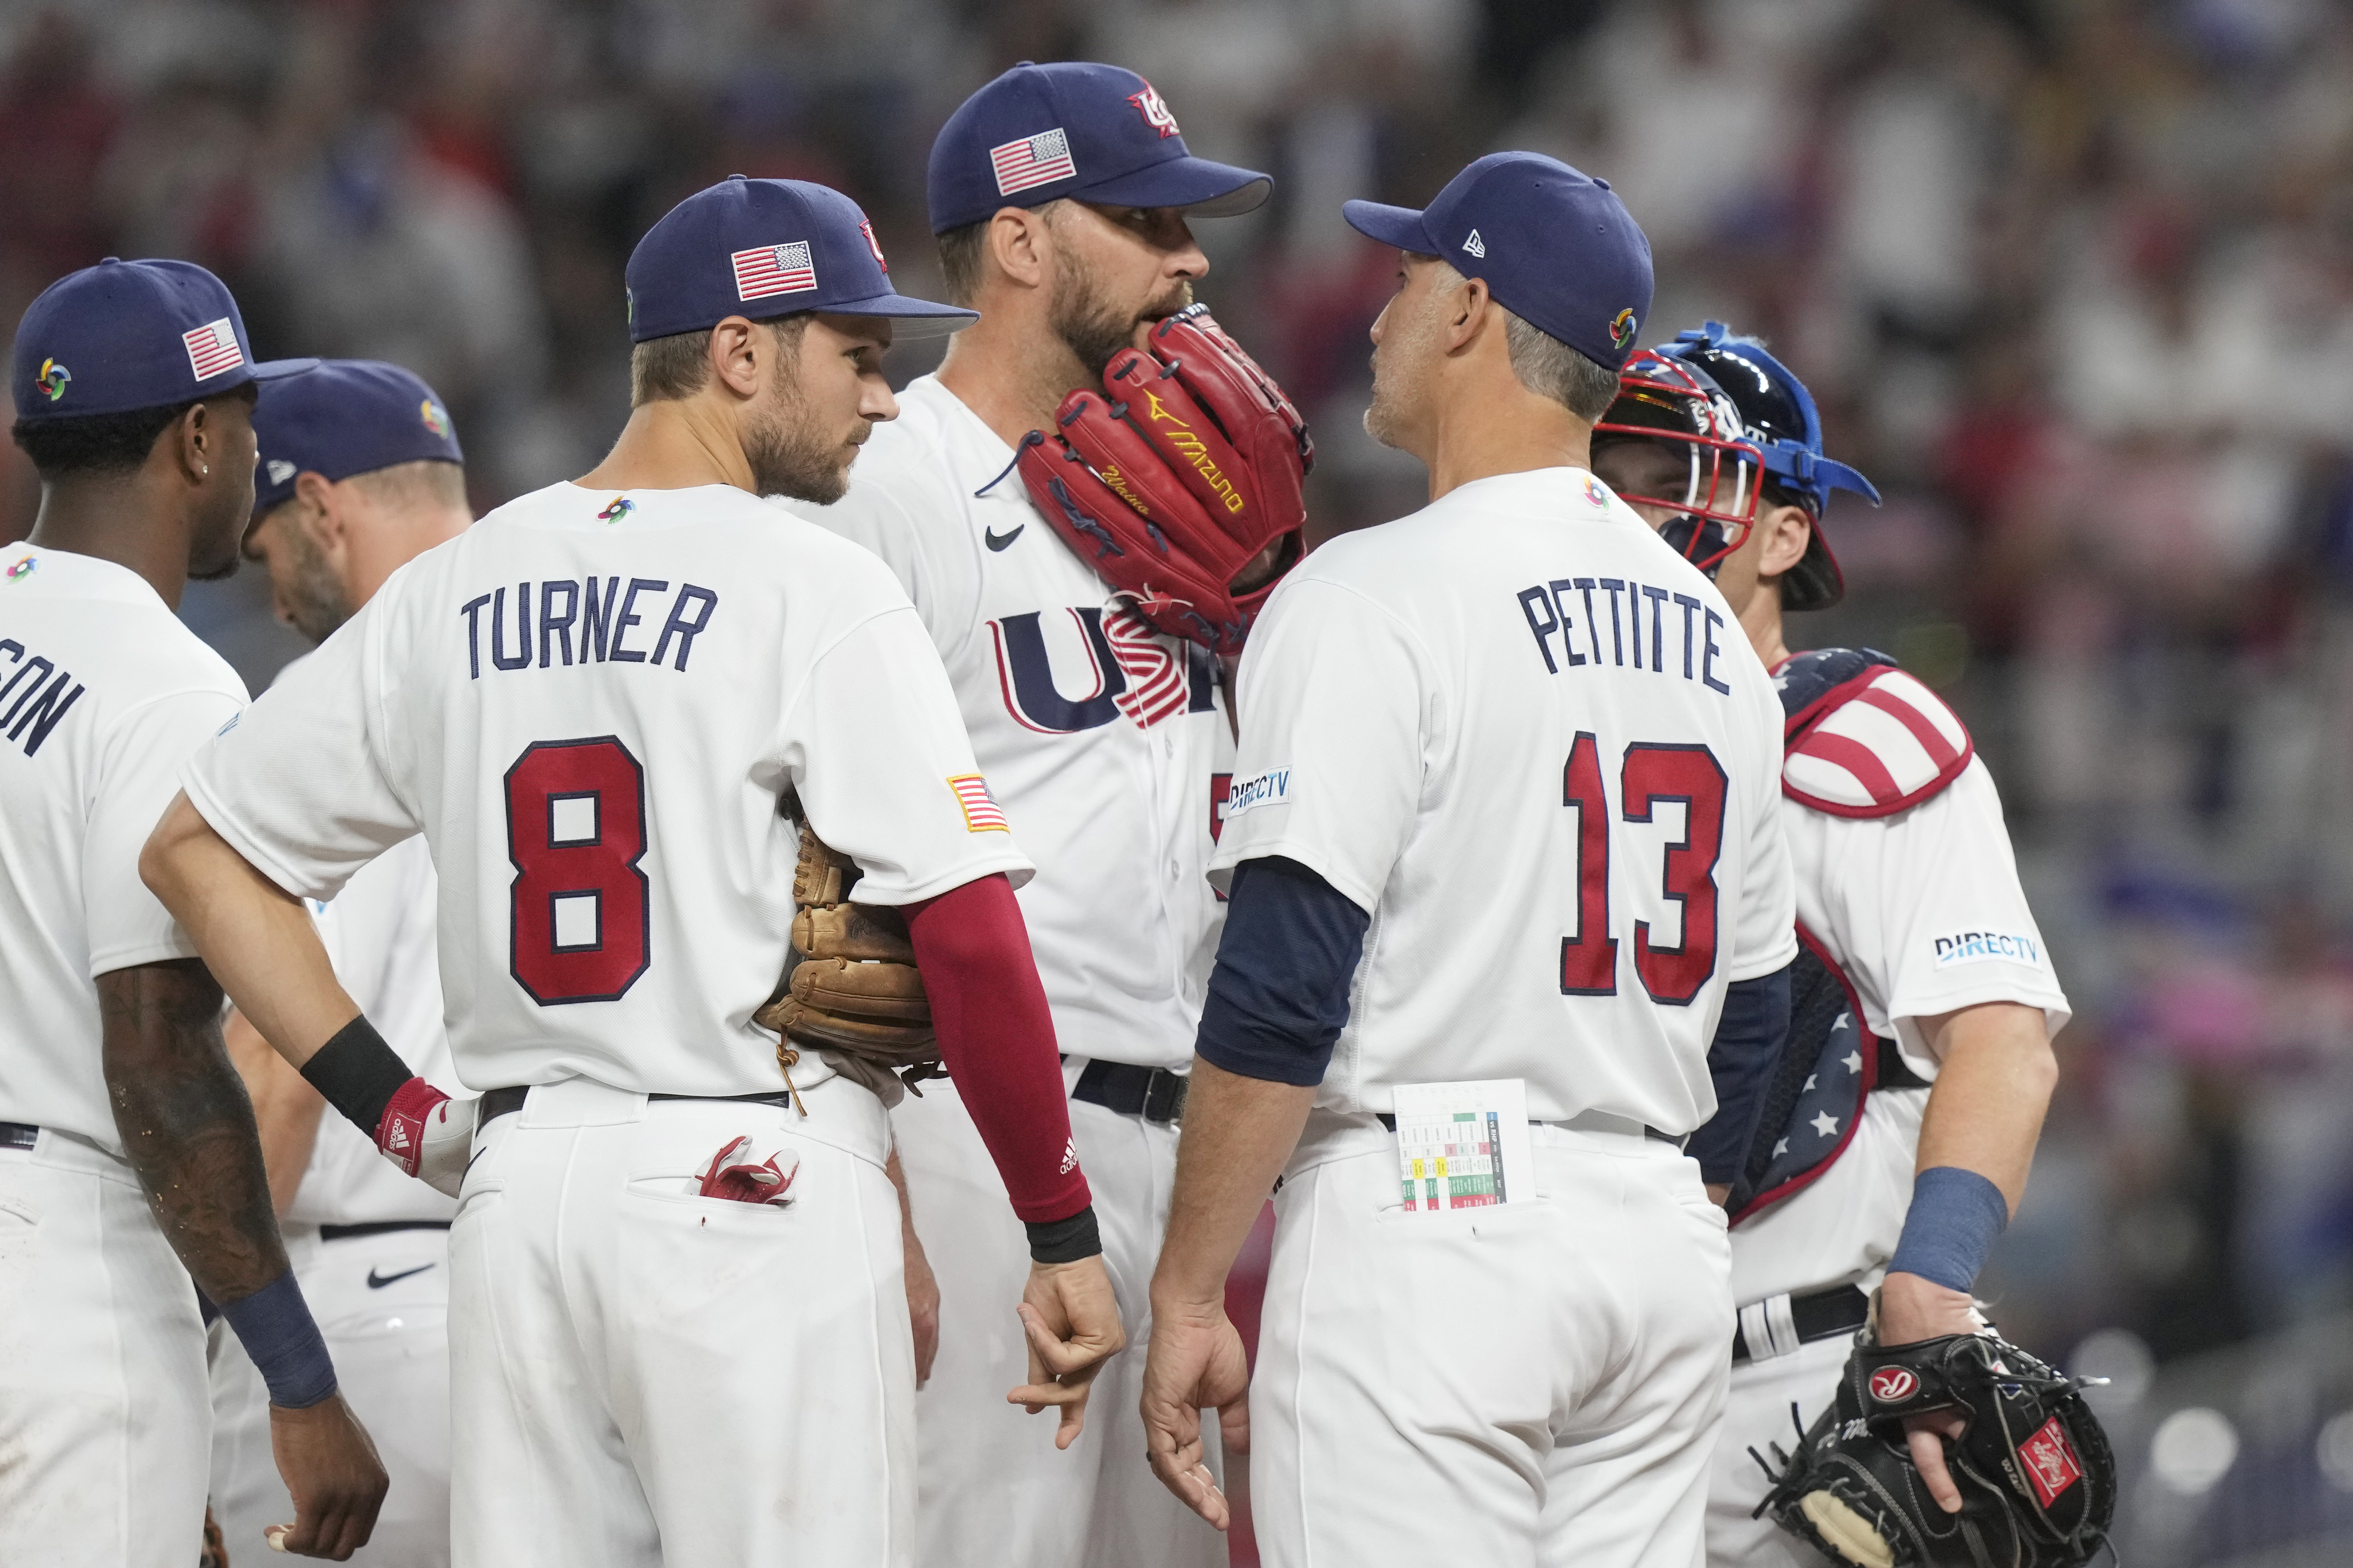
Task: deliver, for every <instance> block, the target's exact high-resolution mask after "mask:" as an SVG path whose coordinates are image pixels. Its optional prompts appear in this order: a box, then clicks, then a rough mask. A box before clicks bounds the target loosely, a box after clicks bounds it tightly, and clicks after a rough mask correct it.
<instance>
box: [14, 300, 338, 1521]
mask: <svg viewBox="0 0 2353 1568" xmlns="http://www.w3.org/2000/svg"><path fill="white" fill-rule="evenodd" d="M308 363H309V362H307V361H280V362H275V363H254V360H253V357H252V354H251V353H250V351H249V350H248V346H247V340H246V336H245V327H244V323H243V321H242V319H241V318H240V317H239V315H238V313H237V303H236V301H235V300H232V299H231V298H230V297H229V293H228V290H227V289H225V288H223V287H222V285H221V283H220V280H219V279H216V278H215V277H214V276H213V275H212V274H211V273H209V272H206V270H204V269H203V268H200V267H194V266H191V265H189V264H188V263H186V262H181V261H119V260H114V259H111V258H110V259H108V260H106V261H104V262H101V263H100V264H99V265H98V266H96V267H91V268H85V269H83V270H82V271H79V272H76V273H73V274H71V275H70V276H69V277H67V278H64V279H60V280H59V281H58V282H56V283H54V284H52V285H50V286H49V288H48V289H47V290H45V291H44V292H43V293H42V294H41V296H40V298H38V299H37V300H34V302H33V304H32V306H31V307H30V308H29V309H28V310H26V312H25V317H24V320H23V321H22V322H21V323H20V324H19V325H18V327H17V329H16V363H15V378H14V382H13V385H12V391H13V394H14V396H15V400H16V409H17V418H16V442H17V444H18V445H19V446H21V447H24V449H25V451H26V455H27V456H29V457H30V458H32V461H33V465H34V467H35V468H37V469H38V470H39V472H40V476H41V510H40V514H39V516H38V517H37V519H36V521H35V522H34V525H33V533H32V537H31V538H30V539H29V540H27V541H26V542H23V543H21V544H12V545H8V546H6V547H5V548H0V976H5V984H6V989H7V993H8V1003H7V1005H6V1007H5V1009H0V1345H5V1347H6V1351H5V1354H0V1454H5V1456H6V1458H5V1460H0V1561H5V1562H8V1563H103V1564H118V1563H119V1564H136V1565H140V1568H146V1565H149V1564H170V1565H171V1568H180V1565H181V1564H185V1563H187V1562H189V1561H190V1560H191V1559H192V1558H194V1557H195V1556H196V1555H197V1553H198V1552H199V1551H200V1550H201V1548H202V1543H203V1538H204V1532H205V1464H204V1455H205V1447H206V1437H207V1434H208V1431H209V1426H210V1415H209V1412H208V1410H207V1407H206V1397H205V1338H204V1325H203V1322H202V1320H201V1319H200V1317H199V1305H198V1300H197V1296H196V1290H195V1289H190V1287H189V1283H188V1279H189V1276H190V1275H192V1274H193V1275H194V1276H195V1283H196V1289H201V1290H202V1291H203V1292H204V1294H205V1296H206V1299H208V1300H210V1301H213V1302H216V1303H218V1304H219V1305H220V1308H221V1311H222V1314H223V1316H224V1317H225V1318H226V1319H227V1322H228V1325H229V1327H230V1329H231V1330H233V1331H235V1332H236V1334H237V1337H238V1338H239V1339H240V1340H242V1341H243V1342H244V1344H245V1346H246V1348H247V1350H248V1351H249V1352H251V1354H252V1358H253V1360H254V1362H255V1363H256V1364H257V1365H259V1367H260V1368H261V1369H262V1370H261V1379H262V1382H263V1383H264V1384H265V1385H266V1388H267V1398H268V1401H269V1416H268V1424H269V1433H270V1437H271V1440H272V1443H273V1445H274V1447H275V1448H276V1451H277V1458H278V1463H279V1466H280V1469H281V1471H282V1473H283V1475H284V1477H285V1482H286V1487H287V1489H288V1490H289V1491H290V1493H291V1494H292V1509H291V1511H290V1512H283V1513H280V1514H279V1515H278V1516H277V1518H276V1521H275V1522H277V1523H278V1524H279V1526H280V1529H281V1530H285V1529H286V1526H287V1523H288V1521H291V1528H290V1530H286V1533H285V1535H284V1538H283V1542H282V1543H283V1545H284V1546H285V1548H286V1549H287V1550H290V1551H292V1552H301V1553H303V1554H306V1555H311V1556H322V1557H333V1558H337V1559H342V1558H347V1557H349V1556H350V1555H351V1553H352V1552H353V1549H354V1548H356V1547H358V1546H359V1545H361V1544H362V1543H364V1542H365V1541H366V1540H367V1538H368V1531H369V1529H370V1527H371V1525H372V1524H373V1523H374V1521H375V1512H376V1507H377V1504H378V1503H380V1502H381V1501H382V1500H383V1498H384V1489H385V1478H384V1471H383V1469H382V1468H381V1467H380V1466H379V1465H378V1464H377V1462H376V1458H375V1451H374V1449H373V1447H371V1446H370V1444H369V1441H368V1438H367V1435H366V1434H365V1433H364V1432H363V1431H362V1430H361V1429H360V1426H359V1425H358V1423H357V1422H356V1421H355V1420H353V1416H352V1414H351V1411H350V1410H349V1409H348V1408H347V1407H346V1406H345V1405H344V1403H343V1397H342V1395H341V1394H339V1393H338V1392H337V1391H336V1383H335V1373H334V1367H333V1363H332V1360H331V1359H330V1357H329V1355H328V1352H327V1348H326V1346H325V1344H324V1343H323V1342H322V1340H321V1339H320V1335H319V1331H318V1328H317V1327H316V1325H315V1324H314V1323H313V1321H312V1320H311V1312H310V1310H309V1308H308V1307H307V1306H306V1305H305V1304H304V1301H303V1296H302V1289H301V1285H300V1284H299V1283H298V1282H297V1280H296V1279H295V1277H294V1275H293V1274H292V1273H291V1272H290V1270H289V1268H288V1267H287V1259H286V1253H285V1250H284V1248H283V1247H281V1246H280V1240H279V1236H278V1227H277V1225H276V1223H275V1221H274V1220H273V1219H272V1217H271V1215H270V1211H269V1189H268V1186H267V1184H266V1179H265V1177H264V1174H263V1170H262V1163H261V1151H260V1148H259V1145H258V1143H257V1142H256V1141H255V1136H254V1124H253V1117H252V1112H251V1110H249V1109H248V1106H247V1104H246V1100H245V1095H244V1092H243V1091H242V1090H241V1089H239V1088H238V1086H237V1076H236V1073H235V1072H234V1071H233V1070H232V1068H230V1066H229V1063H228V1059H227V1057H226V1056H225V1055H224V1054H223V1053H222V1050H221V1046H220V1036H219V1033H218V1025H219V1017H220V1001H221V993H220V987H219V986H218V985H217V984H216V983H215V982H214V979H213V977H212V975H211V974H209V973H207V972H206V968H205V966H204V964H203V963H200V962H198V960H197V958H196V948H195V944H194V943H193V942H191V941H190V939H189V934H188V932H187V931H185V930H183V929H182V928H181V927H180V926H179V925H177V924H176V923H174V921H173V919H172V917H171V916H170V915H169V914H167V913H166V912H165V911H164V909H163V907H162V906H161V905H159V904H158V903H157V902H156V901H155V900H154V899H153V897H152V896H151V895H150V894H149V893H148V891H147V890H146V889H145V888H143V887H142V886H141V885H140V879H139V875H138V870H137V865H138V858H139V854H140V850H141V847H142V846H143V845H144V844H145V843H146V840H147V835H148V832H149V830H150V829H151V828H153V826H154V825H155V819H156V817H157V816H158V815H159V814H160V813H161V812H162V811H163V809H164V806H165V805H168V804H169V803H170V801H171V799H172V794H173V790H174V780H175V777H176V775H177V773H178V770H179V768H180V765H181V763H183V762H184V761H185V759H186V758H187V756H188V755H189V753H190V752H194V751H195V748H196V747H197V746H198V745H199V744H200V743H201V742H203V741H205V740H206V738H207V737H209V736H210V735H211V734H212V733H213V732H214V731H216V730H218V729H220V728H221V727H222V726H224V725H225V724H231V723H234V722H236V720H237V713H238V711H239V710H241V709H242V708H243V707H244V706H245V689H244V687H243V685H242V684H241V683H240V682H239V681H238V679H237V676H236V674H235V673H234V672H233V671H231V670H230V668H229V667H228V666H227V664H225V663H223V662H222V660H221V659H220V658H219V657H218V656H217V655H216V654H214V653H213V652H212V651H211V650H210V649H208V648H206V647H205V646H204V645H203V644H202V643H201V642H199V641H197V640H196V638H195V636H194V635H193V634H192V633H190V632H189V631H188V630H187V628H186V627H185V626H182V625H181V624H180V622H179V621H178V619H177V618H176V617H174V615H173V614H172V610H173V606H174V605H176V604H177V603H178V602H179V598H180V593H181V590H182V588H183V587H184V586H185V583H186V580H187V578H188V577H189V576H190V575H195V576H199V577H216V576H221V575H225V574H227V573H228V572H231V571H234V570H235V569H236V566H237V535H238V531H239V530H240V529H242V528H243V526H244V523H245V519H246V515H247V513H248V511H249V510H251V507H252V503H253V427H252V424H251V421H250V410H251V407H252V404H253V396H254V393H253V388H254V386H255V384H257V383H260V382H266V381H269V380H273V379H275V378H276V377H279V376H283V375H287V374H291V373H293V372H296V371H300V370H301V369H303V368H304V367H305V366H306V365H307V364H308Z"/></svg>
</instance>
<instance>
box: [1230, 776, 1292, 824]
mask: <svg viewBox="0 0 2353 1568" xmlns="http://www.w3.org/2000/svg"><path fill="white" fill-rule="evenodd" d="M1290 799H1291V770H1290V769H1289V768H1287V767H1282V768H1269V769H1267V770H1266V772H1264V773H1257V774H1253V775H1252V776H1251V777H1250V778H1246V779H1236V780H1235V781H1234V782H1233V786H1232V788H1231V790H1230V791H1229V793H1228V794H1227V795H1226V820H1227V821H1229V822H1230V821H1232V820H1233V819H1234V818H1235V817H1237V816H1240V815H1241V814H1242V813H1243V812H1245V811H1256V810H1257V809H1258V808H1259V807H1260V806H1261V805H1284V804H1286V803H1287V802H1289V800H1290Z"/></svg>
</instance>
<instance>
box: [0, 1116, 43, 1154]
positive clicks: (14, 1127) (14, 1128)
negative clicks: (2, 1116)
mask: <svg viewBox="0 0 2353 1568" xmlns="http://www.w3.org/2000/svg"><path fill="white" fill-rule="evenodd" d="M40 1141H41V1130H40V1129H39V1128H37V1127H35V1126H33V1125H32V1124H31V1123H30V1122H26V1121H0V1149H29V1148H31V1147H32V1146H33V1145H34V1144H36V1143H37V1142H40Z"/></svg>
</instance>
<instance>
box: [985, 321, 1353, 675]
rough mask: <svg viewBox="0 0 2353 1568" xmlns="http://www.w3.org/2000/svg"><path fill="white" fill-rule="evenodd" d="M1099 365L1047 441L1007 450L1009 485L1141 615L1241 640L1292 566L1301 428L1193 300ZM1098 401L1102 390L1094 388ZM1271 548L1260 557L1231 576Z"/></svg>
mask: <svg viewBox="0 0 2353 1568" xmlns="http://www.w3.org/2000/svg"><path fill="white" fill-rule="evenodd" d="M1151 343H1152V352H1151V353H1137V352H1136V351H1135V350H1134V349H1129V350H1125V351H1124V352H1122V353H1119V354H1117V355H1114V356H1113V359H1112V362H1111V363H1110V364H1109V365H1107V366H1105V367H1104V369H1103V392H1101V393H1098V392H1093V391H1091V390H1087V389H1084V388H1082V389H1081V390H1079V391H1077V392H1073V393H1071V395H1069V396H1068V397H1065V398H1064V399H1062V406H1061V409H1060V412H1059V413H1058V414H1057V415H1056V416H1055V426H1056V428H1055V430H1054V432H1053V433H1052V434H1050V435H1049V434H1047V433H1045V432H1042V431H1037V430H1032V431H1031V432H1030V433H1029V437H1028V438H1027V439H1026V440H1024V441H1023V443H1022V446H1021V456H1020V468H1021V482H1022V483H1023V484H1024V485H1026V486H1028V487H1029V499H1030V500H1031V501H1033V502H1034V503H1036V505H1037V508H1038V510H1039V511H1040V512H1042V513H1044V514H1045V518H1046V521H1048V522H1049V523H1050V524H1051V525H1052V526H1053V528H1054V529H1055V531H1057V532H1059V533H1060V534H1061V536H1062V538H1063V540H1064V541H1065V542H1068V543H1069V544H1070V546H1071V549H1073V550H1075V551H1077V552H1079V556H1080V558H1081V559H1082V560H1083V561H1085V562H1086V563H1088V564H1089V565H1091V566H1092V567H1093V568H1094V569H1095V570H1096V571H1097V572H1098V573H1100V574H1103V578H1104V579H1105V580H1106V581H1107V582H1109V583H1110V584H1112V586H1113V587H1114V588H1117V589H1119V590H1120V591H1121V592H1122V593H1124V594H1127V595H1131V596H1132V597H1134V600H1135V602H1136V606H1137V608H1138V609H1140V610H1141V611H1142V612H1143V614H1144V616H1145V619H1146V620H1148V621H1150V622H1151V623H1152V624H1153V625H1154V626H1157V627H1159V628H1160V629H1161V630H1162V631H1165V632H1169V633H1173V634H1174V635H1176V636H1177V637H1189V638H1191V639H1192V640H1193V641H1195V642H1197V643H1199V644H1200V645H1201V646H1202V647H1207V648H1209V649H1210V650H1212V651H1214V652H1217V653H1220V654H1238V653H1240V652H1241V648H1242V639H1243V637H1246V636H1247V635H1249V632H1250V622H1251V621H1253V620H1255V619H1256V618H1257V616H1258V612H1259V609H1260V607H1261V605H1264V604H1265V603H1266V596H1267V595H1269V594H1271V593H1272V592H1273V591H1274V584H1275V583H1276V582H1277V581H1278V580H1280V579H1281V577H1282V574H1284V573H1285V572H1288V571H1289V570H1291V568H1292V566H1293V564H1294V563H1297V561H1298V560H1299V557H1300V553H1301V537H1300V530H1301V528H1302V527H1303V525H1304V524H1305V522H1306V521H1307V510H1306V506H1305V504H1304V503H1303V501H1302V500H1301V499H1300V483H1301V481H1302V480H1303V479H1305V478H1306V475H1307V471H1308V469H1310V468H1314V465H1315V444H1314V442H1313V441H1310V440H1309V439H1308V438H1307V422H1306V421H1305V420H1304V419H1302V418H1301V417H1300V416H1299V410H1298V409H1296V408H1294V407H1293V406H1292V403H1291V399H1289V398H1288V397H1285V396H1284V395H1282V388H1281V387H1279V386H1277V385H1275V384H1274V380H1273V378H1272V377H1271V376H1270V375H1268V374H1266V372H1264V371H1262V370H1261V369H1260V368H1259V367H1258V364H1257V363H1256V362H1255V361H1253V360H1252V359H1251V358H1250V355H1248V354H1246V353H1243V352H1242V350H1241V345H1240V344H1239V343H1237V342H1234V340H1233V339H1231V338H1230V337H1228V336H1227V335H1226V330H1225V329H1224V328H1223V327H1220V326H1219V325H1218V323H1217V322H1216V321H1214V320H1212V319H1211V317H1210V315H1209V308H1208V306H1207V305H1192V306H1188V307H1187V308H1186V309H1185V310H1179V311H1178V312H1176V314H1175V315H1173V316H1171V317H1169V318H1168V319H1167V320H1166V321H1162V322H1161V323H1160V324H1159V325H1158V326H1156V327H1155V328H1153V329H1152V336H1151ZM1105 394H1108V396H1106V395H1105ZM1270 548H1271V550H1272V559H1271V561H1270V562H1269V563H1265V564H1264V565H1263V566H1262V567H1261V568H1260V569H1259V570H1255V571H1250V580H1249V581H1248V582H1246V583H1245V584H1243V585H1242V586H1241V587H1240V589H1239V590H1238V589H1237V588H1236V586H1235V584H1236V582H1237V580H1238V574H1241V573H1243V572H1245V571H1246V570H1249V569H1250V568H1251V567H1252V566H1253V564H1254V563H1257V562H1258V559H1259V557H1260V556H1261V555H1262V554H1266V553H1268V552H1269V550H1270Z"/></svg>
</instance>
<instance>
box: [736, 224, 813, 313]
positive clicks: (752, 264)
mask: <svg viewBox="0 0 2353 1568" xmlns="http://www.w3.org/2000/svg"><path fill="white" fill-rule="evenodd" d="M727 263H728V265H729V266H731V267H733V268H734V269H735V298H737V299H738V300H765V299H766V298H768V296H770V295H771V294H798V293H800V292H802V291H803V290H805V289H814V288H816V287H817V268H816V267H815V266H814V265H812V264H811V263H810V261H809V247H808V241H807V240H806V239H797V240H795V241H793V242H792V244H790V245H755V246H754V247H752V248H751V249H749V250H739V251H736V252H735V253H734V254H733V255H732V256H730V257H729V258H727Z"/></svg>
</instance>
